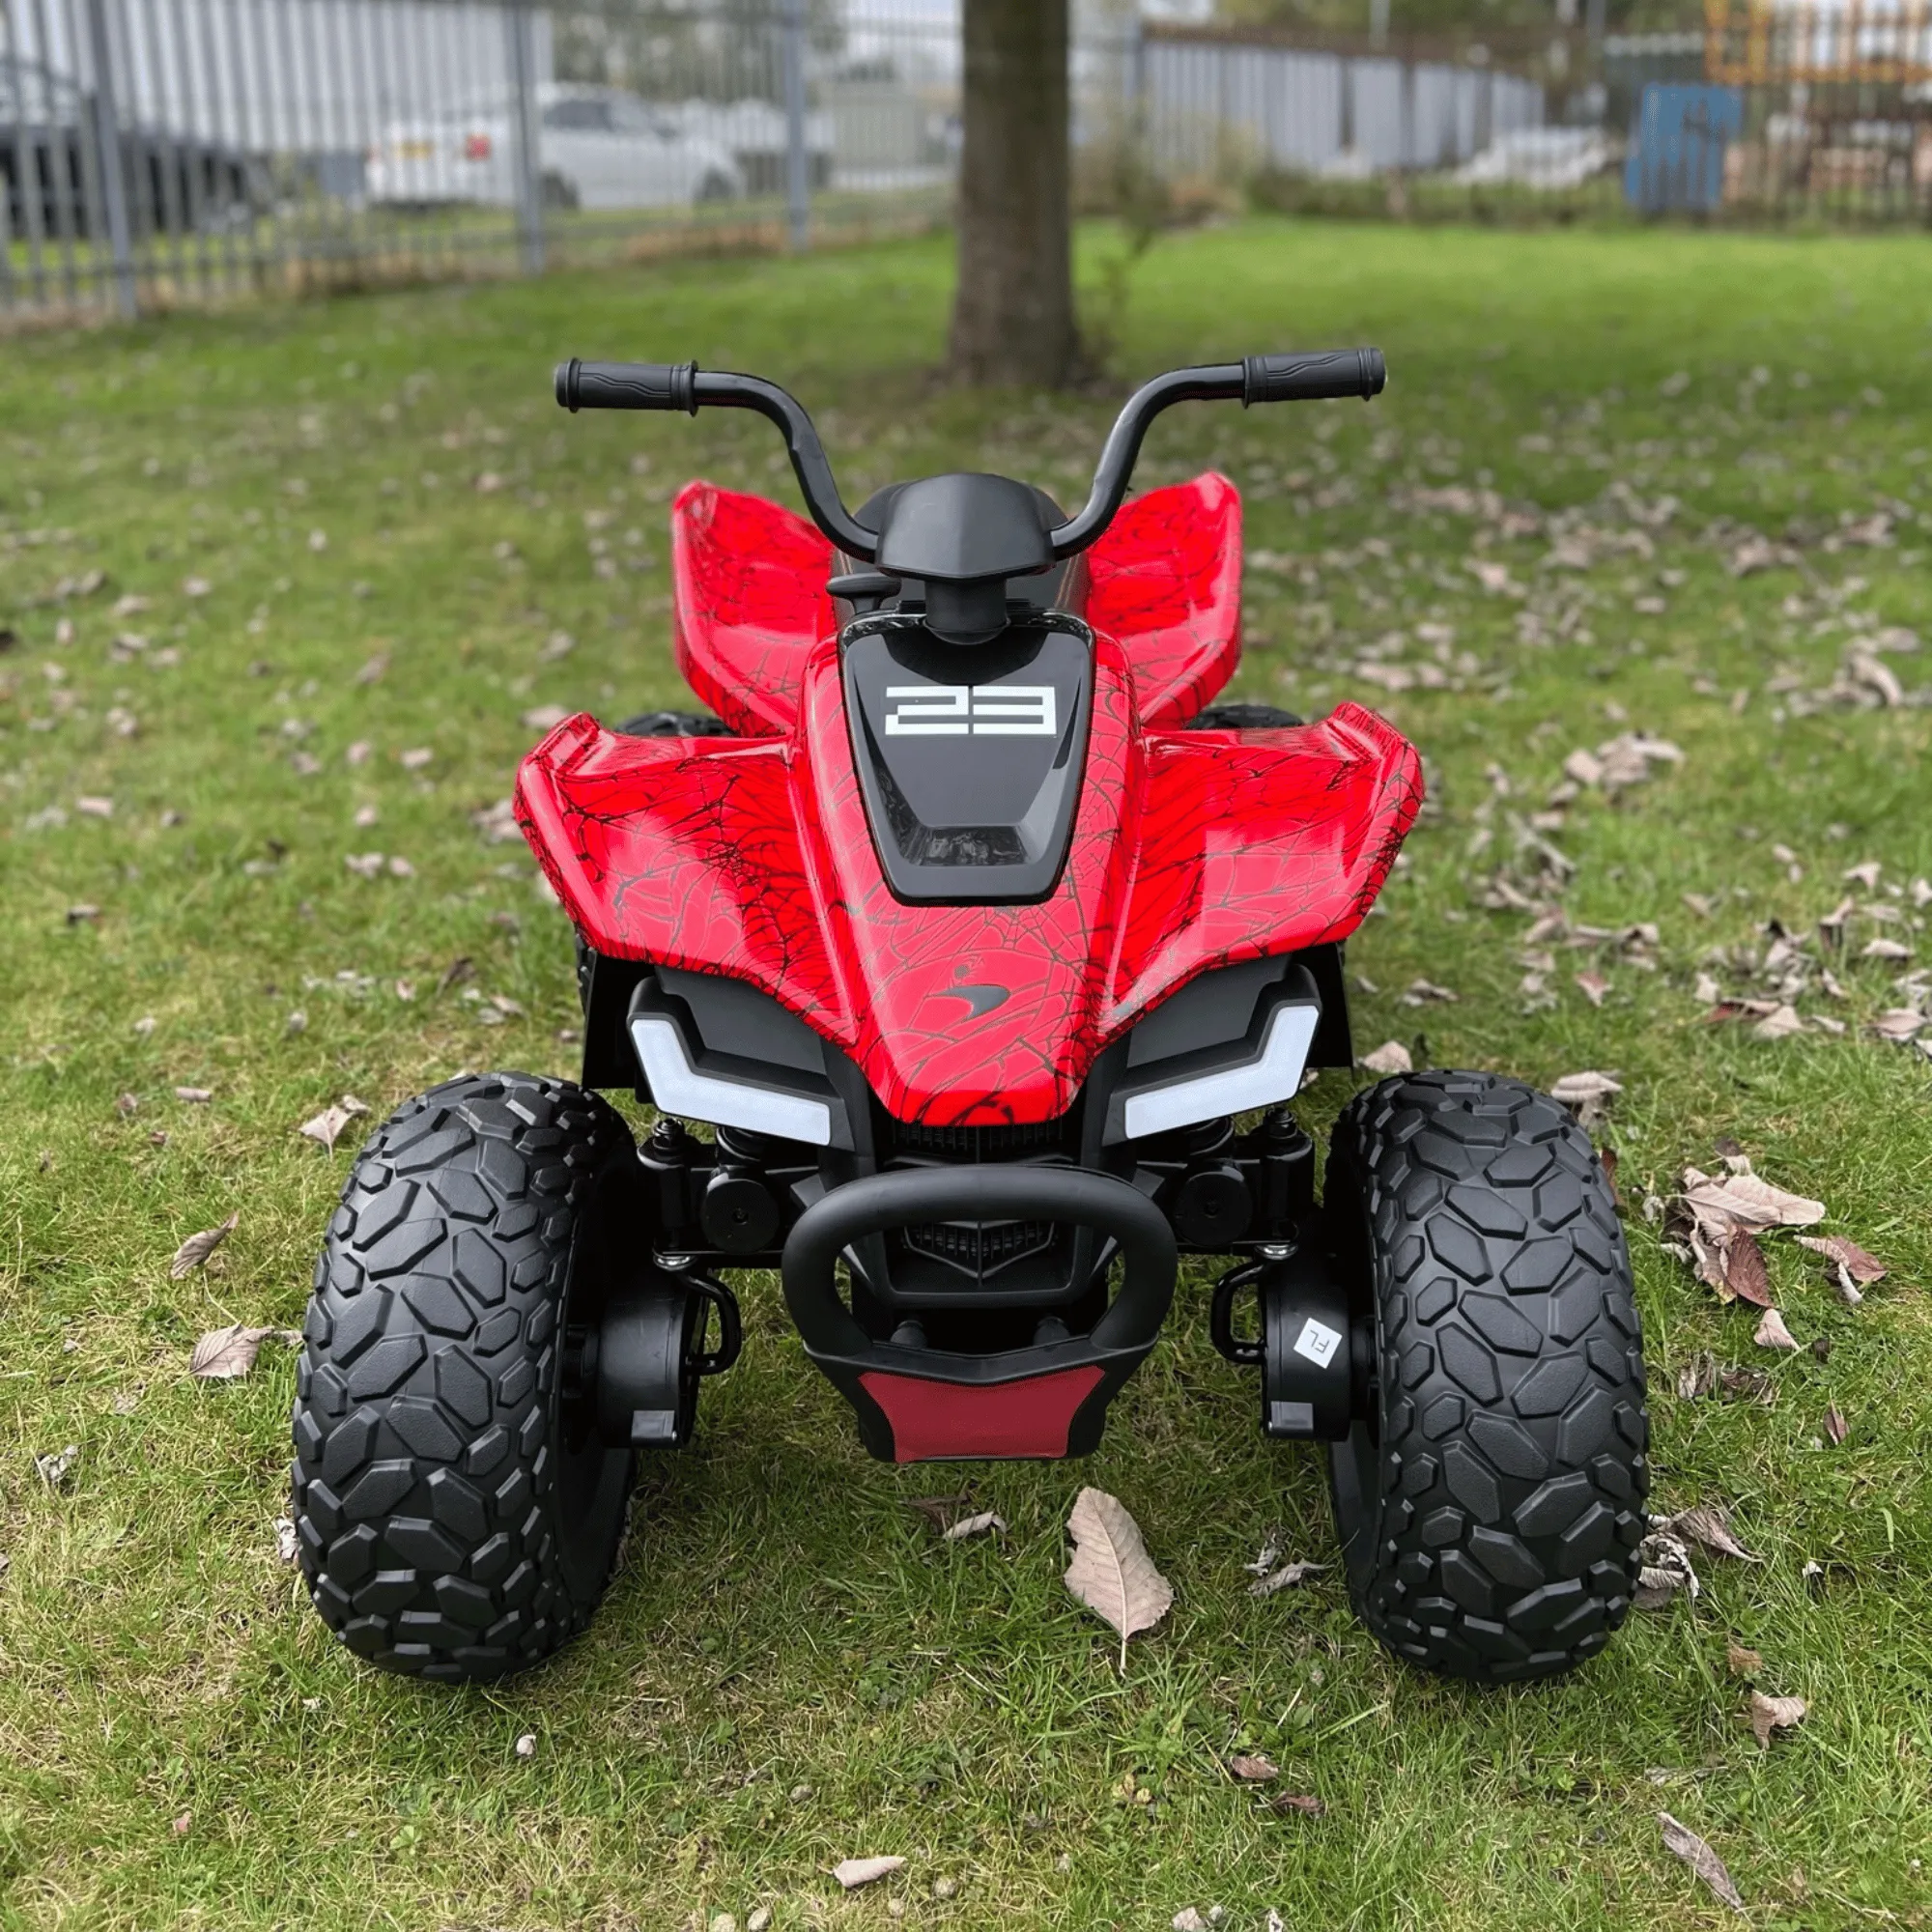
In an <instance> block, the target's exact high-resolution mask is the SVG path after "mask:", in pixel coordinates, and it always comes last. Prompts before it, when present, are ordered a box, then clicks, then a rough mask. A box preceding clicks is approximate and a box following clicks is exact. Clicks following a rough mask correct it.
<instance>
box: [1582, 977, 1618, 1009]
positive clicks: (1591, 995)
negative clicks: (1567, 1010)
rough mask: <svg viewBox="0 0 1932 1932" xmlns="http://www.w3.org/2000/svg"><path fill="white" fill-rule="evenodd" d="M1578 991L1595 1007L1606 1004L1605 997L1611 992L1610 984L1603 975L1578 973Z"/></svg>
mask: <svg viewBox="0 0 1932 1932" xmlns="http://www.w3.org/2000/svg"><path fill="white" fill-rule="evenodd" d="M1609 990H1610V982H1609V981H1608V980H1606V979H1605V978H1604V976H1603V975H1602V974H1601V973H1578V974H1577V991H1578V992H1579V993H1581V994H1582V995H1583V997H1584V998H1585V999H1586V1000H1588V1001H1589V1003H1590V1004H1591V1005H1592V1006H1593V1007H1601V1006H1602V1005H1603V1004H1604V995H1605V993H1607V992H1608V991H1609Z"/></svg>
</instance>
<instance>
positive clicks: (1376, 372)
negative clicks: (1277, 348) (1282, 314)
mask: <svg viewBox="0 0 1932 1932" xmlns="http://www.w3.org/2000/svg"><path fill="white" fill-rule="evenodd" d="M1241 376H1242V384H1241V406H1242V407H1243V408H1244V409H1245V408H1246V407H1247V405H1248V404H1250V403H1315V402H1332V401H1336V400H1339V399H1341V398H1344V397H1348V396H1359V397H1360V398H1361V399H1362V401H1363V402H1367V401H1368V399H1369V398H1370V397H1371V396H1378V395H1380V394H1381V392H1382V384H1384V383H1386V382H1387V381H1388V365H1387V364H1386V363H1385V362H1384V361H1383V360H1382V352H1381V351H1380V350H1379V349H1315V350H1310V351H1309V352H1308V354H1306V355H1248V356H1244V357H1243V358H1242V361H1241Z"/></svg>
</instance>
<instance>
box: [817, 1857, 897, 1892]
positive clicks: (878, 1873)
mask: <svg viewBox="0 0 1932 1932" xmlns="http://www.w3.org/2000/svg"><path fill="white" fill-rule="evenodd" d="M904 1863H905V1861H904V1860H903V1859H900V1858H883V1859H840V1860H839V1861H838V1863H837V1864H836V1865H834V1866H833V1867H832V1876H833V1877H834V1878H836V1879H837V1880H838V1883H839V1884H840V1885H842V1886H843V1887H844V1888H845V1889H846V1890H847V1891H857V1890H858V1889H859V1888H860V1887H861V1886H862V1885H870V1884H871V1883H872V1882H873V1881H874V1880H875V1879H882V1878H887V1877H890V1876H891V1875H892V1873H894V1872H895V1871H897V1870H898V1869H899V1868H900V1867H901V1866H902V1865H903V1864H904Z"/></svg>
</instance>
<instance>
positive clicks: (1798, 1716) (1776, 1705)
mask: <svg viewBox="0 0 1932 1932" xmlns="http://www.w3.org/2000/svg"><path fill="white" fill-rule="evenodd" d="M1747 1708H1748V1710H1749V1711H1750V1727H1751V1736H1752V1737H1754V1738H1755V1739H1756V1740H1757V1747H1758V1749H1759V1750H1769V1749H1770V1748H1771V1734H1772V1732H1773V1731H1789V1730H1794V1729H1796V1728H1797V1726H1798V1725H1800V1724H1802V1723H1803V1722H1804V1713H1805V1710H1806V1705H1805V1702H1804V1698H1803V1697H1767V1696H1766V1695H1765V1694H1764V1692H1763V1691H1762V1690H1753V1691H1752V1692H1751V1693H1750V1702H1749V1704H1748V1706H1747Z"/></svg>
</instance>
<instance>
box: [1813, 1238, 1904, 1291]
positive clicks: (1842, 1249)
mask: <svg viewBox="0 0 1932 1932" xmlns="http://www.w3.org/2000/svg"><path fill="white" fill-rule="evenodd" d="M1798 1245H1799V1246H1800V1247H1801V1248H1809V1249H1810V1250H1811V1252H1812V1253H1813V1254H1814V1255H1823V1256H1824V1257H1825V1259H1826V1260H1827V1261H1829V1262H1833V1263H1835V1264H1836V1265H1837V1266H1839V1267H1841V1268H1843V1269H1844V1271H1845V1272H1846V1273H1847V1274H1848V1275H1850V1276H1851V1278H1852V1280H1853V1281H1854V1282H1855V1283H1856V1284H1857V1285H1858V1286H1859V1287H1860V1288H1869V1287H1870V1286H1871V1284H1872V1283H1873V1282H1875V1281H1883V1280H1884V1279H1885V1277H1886V1265H1885V1264H1884V1263H1883V1262H1882V1261H1880V1260H1879V1258H1878V1257H1877V1256H1876V1255H1871V1254H1867V1253H1866V1252H1865V1250H1864V1249H1863V1248H1861V1247H1860V1246H1859V1244H1858V1243H1857V1242H1856V1241H1855V1240H1852V1239H1851V1238H1850V1237H1849V1236H1845V1235H1800V1236H1798Z"/></svg>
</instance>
